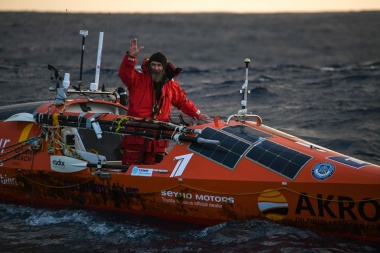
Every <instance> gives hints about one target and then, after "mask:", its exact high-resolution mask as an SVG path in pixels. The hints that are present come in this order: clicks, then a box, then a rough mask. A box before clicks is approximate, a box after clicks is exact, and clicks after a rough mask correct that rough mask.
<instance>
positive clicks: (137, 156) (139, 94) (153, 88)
mask: <svg viewBox="0 0 380 253" xmlns="http://www.w3.org/2000/svg"><path fill="white" fill-rule="evenodd" d="M143 48H144V47H143V46H141V47H138V45H137V39H136V38H134V39H132V40H131V42H130V45H129V50H128V52H127V53H126V55H125V56H124V58H123V61H122V62H121V65H120V69H119V77H120V79H121V80H122V82H123V83H124V84H125V85H126V86H127V88H128V92H129V104H128V116H134V117H139V118H149V119H154V120H159V121H165V122H168V121H169V116H170V113H171V110H172V106H175V107H177V108H178V109H179V110H181V111H182V112H183V113H185V114H187V115H189V116H191V117H195V118H197V119H199V120H201V121H205V122H210V121H211V119H210V117H209V116H207V115H206V114H202V113H201V112H200V110H198V108H197V107H196V106H195V105H194V103H193V102H192V101H191V100H189V99H187V97H186V93H185V91H184V90H183V89H182V88H181V87H180V86H179V84H178V82H177V81H175V80H174V79H173V78H174V77H177V76H178V75H179V74H180V72H181V70H182V69H180V68H174V66H173V65H172V64H171V63H170V62H168V60H167V58H166V56H165V55H164V54H163V53H161V52H157V53H154V54H153V55H152V56H151V57H150V58H148V59H144V61H143V63H142V64H141V69H142V72H140V71H138V70H136V69H135V66H136V63H137V59H136V58H137V55H138V53H139V52H140V51H141V50H142V49H143ZM168 145H169V141H167V140H148V139H145V138H143V137H140V136H135V135H127V136H125V137H124V138H123V142H122V149H123V164H127V165H130V164H155V163H158V162H161V161H162V159H163V158H164V156H165V152H166V148H167V147H168Z"/></svg>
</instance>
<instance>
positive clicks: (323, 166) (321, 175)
mask: <svg viewBox="0 0 380 253" xmlns="http://www.w3.org/2000/svg"><path fill="white" fill-rule="evenodd" d="M334 171H335V166H334V164H331V163H325V162H323V163H318V164H316V165H315V166H314V167H313V169H312V170H311V175H313V177H314V178H315V179H317V180H325V179H327V178H329V177H331V176H332V174H334Z"/></svg>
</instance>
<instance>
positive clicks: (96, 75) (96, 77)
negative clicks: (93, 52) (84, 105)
mask: <svg viewBox="0 0 380 253" xmlns="http://www.w3.org/2000/svg"><path fill="white" fill-rule="evenodd" d="M103 34H104V32H100V33H99V45H98V56H97V60H96V71H95V83H92V84H91V85H90V90H97V89H98V86H99V76H100V65H101V62H102V50H103Z"/></svg>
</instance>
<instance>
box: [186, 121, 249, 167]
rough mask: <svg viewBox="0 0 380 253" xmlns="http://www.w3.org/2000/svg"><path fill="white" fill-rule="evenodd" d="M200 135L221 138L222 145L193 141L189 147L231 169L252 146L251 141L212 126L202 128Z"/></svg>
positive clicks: (214, 138) (215, 138) (208, 137)
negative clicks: (245, 140) (248, 141)
mask: <svg viewBox="0 0 380 253" xmlns="http://www.w3.org/2000/svg"><path fill="white" fill-rule="evenodd" d="M200 137H202V138H205V139H212V140H219V141H220V145H218V146H215V145H213V144H207V143H206V144H202V143H196V142H192V143H191V144H190V145H189V147H188V148H189V149H190V150H192V151H194V152H196V153H198V154H200V155H202V156H205V157H208V158H210V159H211V160H213V161H215V162H217V163H219V164H222V165H224V166H225V167H227V168H229V169H231V170H233V169H234V168H235V166H236V164H237V163H238V162H239V160H240V159H241V157H242V156H243V154H244V153H245V152H246V151H247V150H248V148H249V147H250V144H249V143H247V142H244V141H243V140H239V139H237V138H235V137H234V136H231V135H229V134H227V133H224V132H222V131H217V130H215V129H213V128H210V127H206V128H204V129H203V130H202V134H200Z"/></svg>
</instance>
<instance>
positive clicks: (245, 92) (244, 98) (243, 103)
mask: <svg viewBox="0 0 380 253" xmlns="http://www.w3.org/2000/svg"><path fill="white" fill-rule="evenodd" d="M244 62H245V82H244V84H243V86H242V87H241V90H240V93H242V100H241V110H239V111H238V115H245V114H247V99H248V93H250V90H248V65H249V63H250V62H251V60H250V59H248V58H245V60H244Z"/></svg>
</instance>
